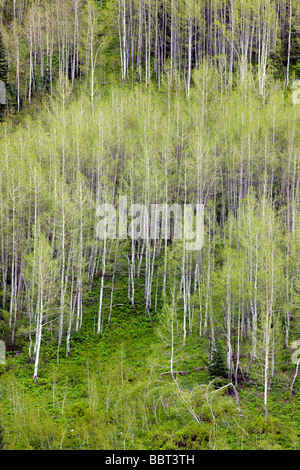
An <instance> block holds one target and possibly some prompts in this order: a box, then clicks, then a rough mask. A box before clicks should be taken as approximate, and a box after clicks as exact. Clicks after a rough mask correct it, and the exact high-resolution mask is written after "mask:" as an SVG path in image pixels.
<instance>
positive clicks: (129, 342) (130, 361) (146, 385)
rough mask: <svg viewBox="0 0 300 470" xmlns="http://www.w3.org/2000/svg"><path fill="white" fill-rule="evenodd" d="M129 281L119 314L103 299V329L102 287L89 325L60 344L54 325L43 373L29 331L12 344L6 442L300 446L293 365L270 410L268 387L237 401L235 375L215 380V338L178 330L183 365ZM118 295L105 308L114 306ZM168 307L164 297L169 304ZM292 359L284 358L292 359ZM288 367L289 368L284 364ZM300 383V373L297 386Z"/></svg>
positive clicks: (2, 379)
mask: <svg viewBox="0 0 300 470" xmlns="http://www.w3.org/2000/svg"><path fill="white" fill-rule="evenodd" d="M123 286H126V282H125V280H122V279H121V280H119V281H118V283H117V284H116V290H115V292H116V294H115V298H114V305H115V306H114V307H113V310H112V315H111V319H110V320H111V321H110V323H108V311H109V308H103V312H105V313H104V320H103V329H102V333H101V334H99V335H97V334H96V326H97V325H96V323H97V314H98V295H99V292H98V289H97V286H96V287H95V288H94V289H93V290H92V291H91V292H90V293H89V295H88V296H87V299H86V301H85V308H84V321H83V325H82V328H81V329H80V330H79V331H78V332H74V333H73V335H72V338H71V349H70V355H69V357H66V355H65V347H66V345H65V344H64V343H63V344H62V345H61V347H60V350H59V357H58V348H57V343H56V341H52V340H51V332H49V331H48V332H45V335H44V338H43V341H44V344H43V350H42V351H43V352H42V358H41V365H40V371H39V376H38V379H37V381H36V382H34V380H33V378H32V375H33V364H32V363H31V362H30V361H29V356H28V347H29V343H28V340H26V341H25V340H23V342H22V350H20V351H18V352H16V351H12V352H9V353H8V357H7V362H6V365H5V366H3V365H2V368H1V371H0V372H1V374H0V387H1V388H0V391H1V407H0V413H1V422H2V427H3V432H2V434H1V436H2V443H3V445H4V446H5V448H7V449H18V450H19V449H28V450H30V449H43V450H44V449H106V450H107V449H114V450H117V449H162V450H171V449H179V450H180V449H181V450H184V449H192V450H201V449H254V448H258V449H293V448H298V446H299V437H300V424H299V414H300V400H299V393H296V394H295V395H294V396H293V397H291V396H290V394H289V393H288V391H287V390H288V387H287V385H288V380H289V377H290V375H288V374H291V371H290V372H289V365H288V366H287V370H281V371H280V372H278V373H277V375H276V377H275V378H274V384H273V385H274V386H273V388H272V389H271V391H270V398H269V415H268V417H267V418H265V416H264V409H263V389H262V387H260V386H258V385H257V384H256V383H255V382H253V383H252V382H250V383H246V382H244V383H241V384H240V385H239V386H238V387H237V390H238V394H239V399H240V403H239V406H237V404H236V402H235V400H234V397H233V395H232V393H231V392H230V387H229V388H228V387H227V388H226V387H225V388H224V389H222V391H220V392H218V391H217V390H218V389H219V388H220V387H221V386H223V387H224V386H225V385H226V384H228V381H227V380H226V379H215V380H214V381H212V382H211V378H210V377H209V374H208V367H207V365H208V348H209V344H208V340H207V339H206V338H203V337H199V335H197V334H195V333H194V334H193V335H192V336H191V337H190V336H188V338H187V344H186V346H185V347H183V345H182V337H181V334H180V330H179V331H176V332H175V335H174V358H173V359H174V364H173V370H174V371H175V372H181V374H179V373H178V374H175V375H174V379H173V378H172V376H171V374H170V373H169V372H170V360H171V348H170V342H169V339H168V331H167V328H166V327H165V325H164V324H163V320H162V319H163V315H158V313H156V314H155V312H154V311H152V312H150V313H151V318H150V317H149V315H148V314H147V312H145V308H144V306H143V291H142V290H137V291H136V298H135V304H134V306H132V305H131V302H129V301H128V300H127V291H126V289H125V288H123ZM108 298H109V294H107V295H106V303H104V307H108V306H109V302H108ZM161 308H162V306H161V305H160V304H159V309H161ZM282 363H284V358H282ZM283 369H284V367H283ZM297 387H298V389H299V383H298V382H297V381H296V384H295V390H297Z"/></svg>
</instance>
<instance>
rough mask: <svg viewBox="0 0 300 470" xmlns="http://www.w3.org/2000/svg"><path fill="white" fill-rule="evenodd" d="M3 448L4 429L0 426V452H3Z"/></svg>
mask: <svg viewBox="0 0 300 470" xmlns="http://www.w3.org/2000/svg"><path fill="white" fill-rule="evenodd" d="M4 447H5V446H4V428H3V427H2V426H1V424H0V450H3V449H4Z"/></svg>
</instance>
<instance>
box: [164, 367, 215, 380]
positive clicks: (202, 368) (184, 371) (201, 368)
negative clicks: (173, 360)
mask: <svg viewBox="0 0 300 470" xmlns="http://www.w3.org/2000/svg"><path fill="white" fill-rule="evenodd" d="M204 369H206V367H196V369H191V370H179V371H175V370H173V372H171V371H168V372H162V373H161V374H159V379H161V377H162V376H163V375H172V374H178V375H185V374H190V373H191V372H195V371H196V372H197V371H200V370H204Z"/></svg>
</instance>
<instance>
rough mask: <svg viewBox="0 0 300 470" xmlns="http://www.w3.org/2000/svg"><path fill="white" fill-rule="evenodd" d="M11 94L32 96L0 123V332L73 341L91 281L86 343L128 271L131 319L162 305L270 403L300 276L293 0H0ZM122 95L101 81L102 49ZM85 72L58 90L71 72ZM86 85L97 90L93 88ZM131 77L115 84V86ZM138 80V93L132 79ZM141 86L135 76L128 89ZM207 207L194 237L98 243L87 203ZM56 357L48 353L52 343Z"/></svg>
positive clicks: (34, 355)
mask: <svg viewBox="0 0 300 470" xmlns="http://www.w3.org/2000/svg"><path fill="white" fill-rule="evenodd" d="M0 7H1V8H0V14H1V15H0V17H1V22H2V35H3V40H4V43H5V45H6V57H7V62H8V77H7V82H8V83H9V84H10V94H11V96H10V100H11V103H12V102H13V104H14V105H15V106H16V109H20V108H21V105H22V103H24V102H27V101H28V102H30V101H31V99H32V97H33V95H34V94H35V93H37V92H41V91H44V92H47V94H45V99H44V102H43V105H42V109H41V112H40V113H39V114H38V116H35V117H34V118H33V117H29V116H27V117H26V118H24V121H23V123H22V125H20V126H17V127H13V126H11V124H10V121H7V122H5V123H3V124H2V127H1V132H2V140H1V145H0V253H1V254H0V257H1V258H0V259H1V262H0V275H1V279H0V286H1V289H0V298H1V310H0V319H1V331H2V332H3V335H4V338H5V342H6V344H7V347H8V349H14V348H17V347H18V345H19V344H20V341H22V339H23V338H28V339H29V341H28V343H26V344H28V356H29V358H30V360H31V361H32V363H33V365H34V367H33V376H34V378H35V379H36V378H37V376H38V372H39V362H40V356H41V349H42V347H43V336H44V335H45V334H46V335H48V337H49V336H50V337H51V338H53V339H55V340H56V341H57V344H58V349H57V360H58V361H59V360H60V357H61V355H62V354H66V355H67V356H68V355H69V354H70V350H71V348H72V333H74V332H78V331H79V330H80V328H81V327H82V325H83V323H84V321H85V308H84V301H85V299H86V296H87V293H88V292H89V291H91V290H92V288H93V285H95V283H97V284H98V285H99V286H100V296H99V300H98V314H97V318H95V333H97V334H99V335H101V334H102V332H103V325H104V324H106V323H107V322H109V321H110V320H111V318H112V316H113V315H114V286H115V281H116V278H118V277H122V276H123V277H126V279H127V286H128V299H129V300H130V302H131V303H132V305H134V303H135V299H136V291H137V290H139V289H141V285H142V288H143V296H144V308H145V315H146V316H148V317H149V318H152V316H154V315H158V316H159V315H160V311H159V309H158V304H159V302H161V301H163V302H165V304H166V305H168V306H169V308H170V312H171V317H172V325H174V328H176V332H177V334H180V335H181V337H182V344H183V346H185V345H186V344H187V343H188V341H189V338H190V337H193V336H195V335H199V336H200V337H207V338H209V341H210V345H211V354H212V357H214V354H215V353H214V351H216V350H217V349H216V348H217V344H218V343H219V342H220V341H221V342H222V344H224V345H225V347H226V355H225V356H226V373H227V376H228V378H229V380H230V381H231V382H232V383H233V384H235V385H237V384H238V383H239V381H240V380H245V377H246V378H247V377H248V375H249V374H250V375H251V374H252V375H253V376H255V377H256V378H257V380H258V381H259V383H261V384H262V385H263V387H264V404H265V409H266V413H267V412H268V393H269V390H270V387H271V386H272V380H273V377H274V373H275V370H276V355H277V352H278V351H281V350H282V349H284V348H289V347H290V344H291V341H292V340H293V339H296V332H297V325H298V327H299V320H298V316H297V311H298V306H299V282H300V264H299V259H300V257H299V254H300V237H299V234H300V211H299V207H300V206H299V194H300V193H299V183H300V179H299V178H300V166H299V164H300V160H299V157H300V136H299V127H298V123H299V117H300V106H299V105H294V104H293V102H292V99H291V94H290V91H289V88H288V87H287V85H288V84H289V82H290V79H291V77H292V78H293V79H294V78H297V76H298V75H297V73H298V72H299V70H298V68H297V67H299V62H297V53H298V51H299V34H300V10H299V8H300V7H299V3H298V2H296V1H293V0H290V1H288V2H286V1H282V0H278V1H270V0H265V1H255V2H246V1H244V0H238V1H235V2H233V1H225V0H224V1H214V0H210V1H193V2H190V1H187V2H184V1H179V0H170V1H169V0H153V1H152V2H150V1H149V0H147V1H142V0H140V1H134V0H119V1H116V0H111V1H108V0H107V1H106V2H104V1H103V2H101V1H98V2H93V1H88V2H84V1H83V0H64V1H63V0H56V1H54V2H53V1H51V2H50V1H47V0H45V1H42V0H39V1H38V0H36V1H27V2H25V1H22V0H14V1H13V2H11V1H6V0H2V1H1V2H0ZM109 49H110V50H112V51H114V52H115V54H116V55H117V57H118V67H119V68H118V70H116V73H117V74H119V75H117V76H119V77H120V79H121V80H120V84H118V85H116V84H111V83H110V84H106V85H105V86H103V82H102V79H103V76H104V73H103V71H101V64H103V63H105V60H109V59H108V55H107V54H108V53H107V50H109ZM78 77H82V78H84V79H85V81H84V82H83V84H81V85H79V86H78V87H77V89H76V94H75V92H74V84H75V83H77V82H76V78H78ZM99 77H101V83H102V84H101V83H100V84H99V80H100V78H99ZM127 81H128V82H130V84H129V85H127V84H126V83H124V82H127ZM134 81H136V83H134ZM140 82H141V83H140ZM119 196H127V199H128V204H129V203H130V204H146V205H147V206H150V204H153V203H159V204H163V203H167V204H173V203H178V204H181V205H183V204H184V203H189V204H196V203H202V204H205V215H204V217H205V243H204V247H203V249H202V250H200V251H188V250H186V249H185V244H184V243H183V241H182V240H172V243H171V242H170V240H164V239H161V238H159V239H158V240H148V239H143V238H142V237H141V238H139V239H137V240H134V239H131V238H130V237H128V239H126V240H123V239H121V237H117V238H116V239H113V240H110V239H108V240H102V241H101V240H99V239H97V236H96V226H97V220H98V219H97V212H96V209H97V204H98V203H99V202H109V203H114V204H117V203H118V200H119ZM62 348H65V349H64V352H63V349H62Z"/></svg>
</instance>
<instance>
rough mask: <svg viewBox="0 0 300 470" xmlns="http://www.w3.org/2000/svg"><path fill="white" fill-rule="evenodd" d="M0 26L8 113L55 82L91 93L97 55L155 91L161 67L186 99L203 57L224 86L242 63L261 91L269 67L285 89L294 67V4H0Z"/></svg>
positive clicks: (299, 25) (299, 14)
mask: <svg viewBox="0 0 300 470" xmlns="http://www.w3.org/2000/svg"><path fill="white" fill-rule="evenodd" d="M0 22H1V26H2V28H1V29H2V34H3V38H4V41H5V45H6V50H7V58H8V64H9V82H10V84H11V87H12V97H11V99H12V101H13V102H14V105H15V106H16V107H17V109H20V107H21V105H22V103H23V102H24V101H29V102H30V101H31V99H32V96H33V95H34V93H36V92H37V91H39V92H41V91H49V90H50V91H52V87H53V81H54V80H55V79H57V78H59V79H60V81H62V80H63V79H64V77H65V76H68V77H69V79H70V81H71V82H72V84H74V80H75V78H76V77H79V76H85V77H89V78H90V86H91V93H93V82H94V80H95V70H96V64H98V63H99V60H100V61H101V57H102V55H103V53H104V56H105V57H106V64H107V63H109V62H110V65H109V67H108V70H110V72H112V67H113V68H114V69H115V70H114V72H116V70H117V72H118V73H119V72H120V74H121V77H122V78H123V80H132V79H138V80H139V81H140V82H142V81H143V82H144V83H146V84H149V83H150V80H151V79H153V78H154V79H155V80H156V81H157V82H158V84H159V85H160V84H161V83H162V81H163V80H164V73H165V72H166V71H169V73H170V79H171V80H173V79H176V77H177V76H178V75H179V76H180V77H181V78H182V79H183V80H184V82H185V86H186V91H187V93H189V90H190V86H191V79H192V78H191V77H192V70H193V69H194V68H195V67H197V66H198V65H199V64H201V63H202V61H203V59H205V58H209V59H211V60H212V62H213V64H214V66H215V67H216V68H217V69H218V70H219V73H220V74H222V76H223V78H224V84H225V86H229V87H231V86H232V85H233V84H234V75H233V73H234V72H238V73H239V74H240V75H241V77H245V76H246V73H247V69H248V68H249V67H250V66H251V68H252V70H253V71H255V73H256V75H257V77H258V83H259V91H260V93H261V94H262V95H264V93H265V86H266V80H267V73H268V70H269V69H270V70H272V71H274V70H276V73H277V75H278V76H281V77H282V78H283V79H284V80H285V83H286V85H288V84H289V81H290V75H291V73H292V74H293V73H294V72H295V70H298V69H297V67H299V65H297V59H298V56H299V50H300V43H299V40H300V7H299V2H297V1H296V0H290V1H286V0H256V1H251V2H248V1H245V0H238V1H233V0H193V1H181V0H153V1H150V0H146V1H144V0H105V1H104V0H98V1H93V0H88V1H87V0H55V1H50V0H29V1H26V2H25V1H24V0H13V1H11V0H1V2H0ZM108 50H110V51H114V54H115V57H116V56H118V60H117V62H115V61H114V60H111V58H112V54H110V55H107V51H108ZM104 51H106V52H104ZM102 59H103V57H102ZM112 63H113V65H112ZM98 72H99V71H98ZM99 73H100V75H101V71H100V72H99ZM104 75H105V74H104ZM102 79H103V80H105V76H104V77H103V76H102Z"/></svg>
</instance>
